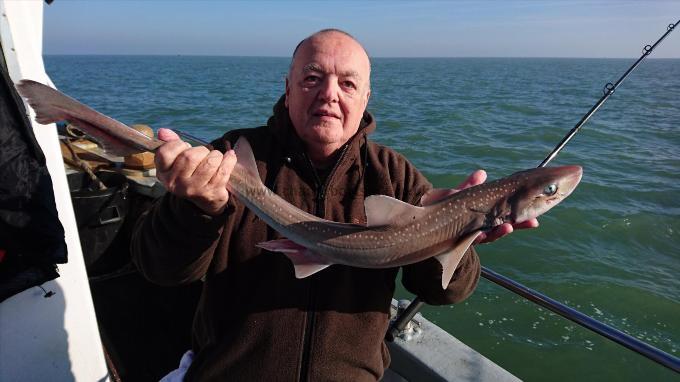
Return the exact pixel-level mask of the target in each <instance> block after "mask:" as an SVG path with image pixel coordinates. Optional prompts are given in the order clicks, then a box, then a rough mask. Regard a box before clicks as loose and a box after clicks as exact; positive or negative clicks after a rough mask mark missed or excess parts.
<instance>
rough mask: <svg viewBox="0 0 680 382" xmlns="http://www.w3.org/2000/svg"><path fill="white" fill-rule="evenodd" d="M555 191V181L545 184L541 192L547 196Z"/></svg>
mask: <svg viewBox="0 0 680 382" xmlns="http://www.w3.org/2000/svg"><path fill="white" fill-rule="evenodd" d="M556 192H557V185H556V184H555V183H553V184H549V185H547V186H545V188H544V189H543V193H544V194H545V195H547V196H553V195H555V193H556Z"/></svg>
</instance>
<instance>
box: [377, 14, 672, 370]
mask: <svg viewBox="0 0 680 382" xmlns="http://www.w3.org/2000/svg"><path fill="white" fill-rule="evenodd" d="M678 24H680V20H678V21H677V22H676V23H675V24H669V25H668V28H667V30H666V33H664V34H663V35H662V36H661V37H660V38H659V39H658V40H657V41H656V42H655V43H654V44H653V45H645V47H644V48H643V49H642V55H641V56H640V58H638V59H637V61H635V63H634V64H633V65H631V67H630V68H628V70H626V72H625V73H624V74H623V75H622V76H621V77H620V78H619V79H618V81H616V82H615V83H614V84H612V83H611V82H609V83H607V84H606V85H605V86H604V89H603V93H604V94H603V95H602V97H600V99H599V100H598V101H597V102H596V103H595V105H593V107H591V108H590V110H589V111H588V112H587V113H586V114H585V115H584V116H583V117H582V118H581V120H580V121H579V122H578V123H577V124H576V126H574V127H573V128H572V129H571V130H570V131H569V132H568V133H567V135H565V136H564V138H562V140H561V141H560V143H558V144H557V146H555V148H554V149H553V150H552V151H551V152H550V154H548V156H547V157H546V158H545V159H544V160H543V162H541V164H539V165H538V167H545V166H546V165H547V164H548V162H550V161H551V160H553V159H554V158H555V157H556V156H557V154H559V152H560V151H562V149H563V148H564V147H565V146H566V145H567V143H568V142H569V141H570V140H571V139H572V138H573V137H574V135H576V133H578V131H579V130H580V129H581V127H582V126H583V125H584V124H585V123H586V122H588V120H589V119H590V117H592V115H593V114H595V112H596V111H597V110H598V109H599V108H600V107H601V106H602V104H603V103H604V102H605V101H606V100H607V99H608V98H609V97H610V96H611V95H612V94H614V91H615V90H616V88H618V87H619V85H621V83H622V82H623V81H624V80H625V79H626V77H628V75H629V74H630V73H631V72H632V71H633V70H635V68H637V67H638V66H639V65H640V63H642V60H644V59H645V58H646V57H647V56H649V55H650V54H651V53H652V51H653V50H654V48H656V47H657V45H659V43H661V41H663V39H665V38H666V36H668V35H669V34H670V33H671V32H672V31H673V29H675V27H676V26H677V25H678ZM482 277H484V278H485V279H487V280H489V281H492V282H494V283H496V284H498V285H500V286H502V287H504V288H506V289H508V290H510V291H512V292H514V293H516V294H519V295H520V296H522V297H524V298H526V299H528V300H530V301H533V302H535V303H536V304H538V305H540V306H542V307H544V308H546V309H549V310H550V311H552V312H554V313H557V314H559V315H560V316H562V317H564V318H566V319H568V320H571V321H573V322H575V323H577V324H579V325H581V326H583V327H585V328H588V329H590V330H592V331H594V332H595V333H597V334H599V335H601V336H603V337H605V338H608V339H610V340H612V341H614V342H616V343H618V344H620V345H623V346H625V347H627V348H628V349H631V350H633V351H635V352H636V353H638V354H641V355H643V356H645V357H647V358H649V359H651V360H652V361H654V362H657V363H659V364H661V365H663V366H665V367H667V368H669V369H671V370H674V371H676V372H680V358H678V357H675V356H673V355H670V354H668V353H666V352H664V351H662V350H659V349H657V348H655V347H653V346H651V345H649V344H647V343H646V342H643V341H640V340H638V339H637V338H635V337H632V336H630V335H628V334H626V333H623V332H621V331H619V330H618V329H616V328H613V327H611V326H608V325H606V324H604V323H601V322H599V321H597V320H596V319H594V318H592V317H590V316H588V315H586V314H583V313H581V312H579V311H577V310H575V309H573V308H570V307H569V306H567V305H565V304H562V303H561V302H559V301H557V300H554V299H552V298H550V297H548V296H546V295H543V294H541V293H539V292H537V291H534V290H533V289H530V288H528V287H526V286H524V285H522V284H520V283H518V282H516V281H514V280H512V279H510V278H508V277H505V276H503V275H501V274H499V273H496V272H494V271H493V270H491V269H488V268H486V267H484V266H482ZM423 305H425V302H424V301H423V300H422V299H421V298H420V297H418V296H416V298H414V299H413V301H412V302H411V303H410V304H409V305H408V306H407V307H406V309H404V310H403V312H400V313H398V314H397V317H396V318H395V319H394V321H393V322H392V324H391V325H390V327H389V329H388V330H387V333H386V334H385V339H386V340H387V341H393V340H394V338H396V337H397V336H398V335H399V333H401V332H402V331H403V330H404V328H405V327H406V325H407V324H408V322H409V321H411V319H413V317H414V316H415V315H416V313H418V311H419V310H420V309H421V308H422V306H423Z"/></svg>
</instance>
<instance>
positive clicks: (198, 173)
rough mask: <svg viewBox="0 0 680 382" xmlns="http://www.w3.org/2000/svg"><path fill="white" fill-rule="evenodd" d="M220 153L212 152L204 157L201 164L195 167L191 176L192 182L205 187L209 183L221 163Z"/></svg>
mask: <svg viewBox="0 0 680 382" xmlns="http://www.w3.org/2000/svg"><path fill="white" fill-rule="evenodd" d="M222 156H223V155H222V153H221V152H220V151H218V150H212V151H210V152H209V153H208V155H206V156H205V157H204V158H203V160H202V161H201V163H199V164H198V166H196V169H195V170H194V172H193V174H191V179H192V182H193V183H194V184H196V185H205V184H208V182H210V179H212V177H213V175H215V172H216V171H217V169H218V168H219V166H220V163H222Z"/></svg>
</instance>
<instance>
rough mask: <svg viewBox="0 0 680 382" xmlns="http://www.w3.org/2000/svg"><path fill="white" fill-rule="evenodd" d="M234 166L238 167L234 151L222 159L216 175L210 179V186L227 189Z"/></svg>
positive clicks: (230, 151)
mask: <svg viewBox="0 0 680 382" xmlns="http://www.w3.org/2000/svg"><path fill="white" fill-rule="evenodd" d="M234 165H236V153H235V152H234V150H229V151H227V152H226V153H225V154H224V157H222V163H221V164H220V168H218V169H217V171H216V172H215V175H214V176H213V177H212V179H210V182H209V184H210V185H212V186H214V187H220V188H221V187H226V186H227V182H228V181H229V176H230V175H231V171H232V170H233V169H234Z"/></svg>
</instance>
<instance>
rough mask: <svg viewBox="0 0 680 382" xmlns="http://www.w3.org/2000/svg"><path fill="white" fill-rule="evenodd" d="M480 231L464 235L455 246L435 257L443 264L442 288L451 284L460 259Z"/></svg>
mask: <svg viewBox="0 0 680 382" xmlns="http://www.w3.org/2000/svg"><path fill="white" fill-rule="evenodd" d="M480 233H482V231H475V232H473V233H471V234H469V235H467V236H465V237H463V238H462V239H460V240H459V241H458V243H456V245H455V246H454V247H453V248H451V249H450V250H447V251H445V252H443V253H441V254H439V255H437V256H435V257H434V258H435V259H437V260H438V261H439V262H440V263H441V264H442V289H446V287H447V286H449V283H450V282H451V278H452V277H453V273H454V272H455V271H456V268H457V267H458V264H459V263H460V260H461V259H462V258H463V255H465V252H467V250H468V248H470V246H471V245H472V243H473V242H474V241H475V239H476V238H477V236H479V234H480Z"/></svg>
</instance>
